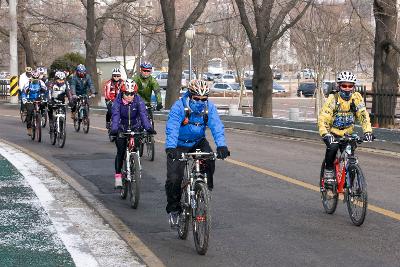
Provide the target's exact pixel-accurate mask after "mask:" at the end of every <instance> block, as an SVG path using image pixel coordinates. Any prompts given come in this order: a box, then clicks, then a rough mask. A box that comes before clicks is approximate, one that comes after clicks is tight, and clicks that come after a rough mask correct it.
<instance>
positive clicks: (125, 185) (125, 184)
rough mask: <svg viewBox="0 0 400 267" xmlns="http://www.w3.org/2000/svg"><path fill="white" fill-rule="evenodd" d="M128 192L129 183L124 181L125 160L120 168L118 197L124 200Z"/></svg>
mask: <svg viewBox="0 0 400 267" xmlns="http://www.w3.org/2000/svg"><path fill="white" fill-rule="evenodd" d="M128 192H129V182H128V180H126V160H124V165H123V166H122V188H121V189H120V191H119V196H120V197H121V199H126V197H127V196H128Z"/></svg>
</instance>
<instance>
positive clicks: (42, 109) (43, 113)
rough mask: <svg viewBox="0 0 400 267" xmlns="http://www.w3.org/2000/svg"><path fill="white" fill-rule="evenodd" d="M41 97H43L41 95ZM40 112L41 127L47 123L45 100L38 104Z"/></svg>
mask: <svg viewBox="0 0 400 267" xmlns="http://www.w3.org/2000/svg"><path fill="white" fill-rule="evenodd" d="M42 99H45V98H44V96H43V95H42ZM40 114H41V121H40V125H41V126H42V128H44V127H46V125H47V100H42V103H41V105H40Z"/></svg>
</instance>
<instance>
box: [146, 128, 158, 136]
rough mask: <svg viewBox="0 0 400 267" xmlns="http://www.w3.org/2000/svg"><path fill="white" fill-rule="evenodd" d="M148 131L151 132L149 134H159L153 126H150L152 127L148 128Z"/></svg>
mask: <svg viewBox="0 0 400 267" xmlns="http://www.w3.org/2000/svg"><path fill="white" fill-rule="evenodd" d="M146 132H147V133H149V134H152V135H156V134H157V132H156V130H154V129H153V128H150V129H148V130H146Z"/></svg>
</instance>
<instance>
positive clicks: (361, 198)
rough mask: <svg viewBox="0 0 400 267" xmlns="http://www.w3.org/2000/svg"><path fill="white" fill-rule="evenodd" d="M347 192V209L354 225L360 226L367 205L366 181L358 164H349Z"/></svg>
mask: <svg viewBox="0 0 400 267" xmlns="http://www.w3.org/2000/svg"><path fill="white" fill-rule="evenodd" d="M348 171H349V175H350V183H351V184H350V186H349V193H348V195H347V201H346V202H347V210H348V211H349V215H350V219H351V221H352V222H353V224H354V225H356V226H360V225H362V224H363V223H364V220H365V215H366V214H367V207H368V194H367V182H366V181H365V178H364V175H363V173H362V171H361V168H360V166H358V165H350V166H349V168H348Z"/></svg>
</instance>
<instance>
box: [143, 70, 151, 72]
mask: <svg viewBox="0 0 400 267" xmlns="http://www.w3.org/2000/svg"><path fill="white" fill-rule="evenodd" d="M142 71H143V72H151V70H142Z"/></svg>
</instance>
